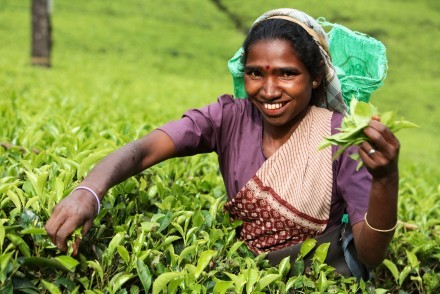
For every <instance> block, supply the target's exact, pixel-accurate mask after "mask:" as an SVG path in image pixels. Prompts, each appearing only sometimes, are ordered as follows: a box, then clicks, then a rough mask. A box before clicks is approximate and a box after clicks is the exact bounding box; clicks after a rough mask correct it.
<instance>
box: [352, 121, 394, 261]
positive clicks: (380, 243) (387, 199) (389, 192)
mask: <svg viewBox="0 0 440 294" xmlns="http://www.w3.org/2000/svg"><path fill="white" fill-rule="evenodd" d="M364 132H365V134H366V135H367V136H368V137H369V138H370V140H371V142H372V143H369V142H364V143H362V144H361V146H360V148H359V155H360V156H361V158H362V160H363V162H364V164H365V166H366V167H367V169H368V171H369V172H370V173H371V175H372V177H373V179H372V186H371V192H370V200H369V205H368V212H367V220H368V224H369V225H370V226H371V227H373V228H376V229H379V230H388V229H391V228H393V227H394V226H395V224H396V222H397V194H398V184H399V172H398V154H399V149H400V144H399V141H398V140H397V139H396V137H395V136H394V134H393V133H392V132H391V131H390V130H389V129H388V128H386V127H385V126H384V125H383V124H382V123H380V122H379V121H378V120H372V121H371V122H370V124H369V127H367V128H366V129H365V131H364ZM372 146H375V147H374V149H375V150H376V152H375V153H374V154H370V155H368V151H370V150H371V149H372V148H373V147H372ZM371 227H369V226H368V225H367V224H366V223H365V221H361V222H358V223H356V224H354V225H353V235H354V241H355V245H356V250H357V253H358V257H359V259H360V260H361V261H362V262H363V263H364V264H365V265H366V266H369V267H375V266H377V265H378V264H380V263H381V262H382V261H383V259H384V258H385V254H386V250H387V248H388V245H389V244H390V242H391V239H392V238H393V234H394V230H392V231H389V232H380V231H377V230H374V229H372V228H371Z"/></svg>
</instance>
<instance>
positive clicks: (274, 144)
mask: <svg viewBox="0 0 440 294" xmlns="http://www.w3.org/2000/svg"><path fill="white" fill-rule="evenodd" d="M309 109H310V107H307V108H306V109H304V110H303V111H302V112H301V113H299V114H298V115H297V116H296V117H295V118H294V119H292V120H291V121H290V122H289V123H288V124H286V125H284V126H273V125H268V124H267V123H265V122H263V150H264V154H265V156H266V157H267V158H269V157H270V156H271V155H272V154H273V153H275V152H276V151H277V150H278V148H280V147H281V146H282V145H283V144H284V143H286V142H287V140H289V138H290V136H291V135H292V134H293V132H295V130H296V129H297V128H298V126H299V124H300V123H301V121H302V120H303V118H304V117H305V116H306V114H307V112H308V111H309Z"/></svg>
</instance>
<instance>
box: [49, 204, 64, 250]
mask: <svg viewBox="0 0 440 294" xmlns="http://www.w3.org/2000/svg"><path fill="white" fill-rule="evenodd" d="M66 218H67V215H66V214H64V213H63V212H60V211H59V209H56V208H55V209H54V212H53V214H52V216H51V217H50V219H49V220H48V221H47V223H46V225H45V226H44V228H45V229H46V231H47V235H48V236H49V238H50V240H51V241H52V243H53V244H56V235H57V232H58V230H59V229H60V227H61V226H62V224H63V223H64V221H65V220H66Z"/></svg>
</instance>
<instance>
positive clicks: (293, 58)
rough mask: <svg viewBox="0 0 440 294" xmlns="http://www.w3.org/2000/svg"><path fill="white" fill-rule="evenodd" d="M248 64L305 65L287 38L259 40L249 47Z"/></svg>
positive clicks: (265, 65) (271, 65)
mask: <svg viewBox="0 0 440 294" xmlns="http://www.w3.org/2000/svg"><path fill="white" fill-rule="evenodd" d="M246 66H260V67H268V66H270V67H305V65H304V64H303V62H302V61H301V59H300V58H299V57H298V55H297V54H296V53H295V50H294V49H293V47H292V45H291V44H290V42H289V41H286V40H263V41H258V42H256V43H255V44H253V45H252V46H251V47H250V48H249V52H248V55H247V59H246Z"/></svg>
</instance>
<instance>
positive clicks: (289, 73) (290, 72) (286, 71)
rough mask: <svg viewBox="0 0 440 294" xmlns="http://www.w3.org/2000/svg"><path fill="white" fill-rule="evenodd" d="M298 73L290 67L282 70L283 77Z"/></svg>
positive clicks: (281, 75)
mask: <svg viewBox="0 0 440 294" xmlns="http://www.w3.org/2000/svg"><path fill="white" fill-rule="evenodd" d="M296 75H297V72H295V71H294V70H290V69H284V70H282V71H281V72H280V77H281V78H283V79H290V78H293V77H294V76H296Z"/></svg>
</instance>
